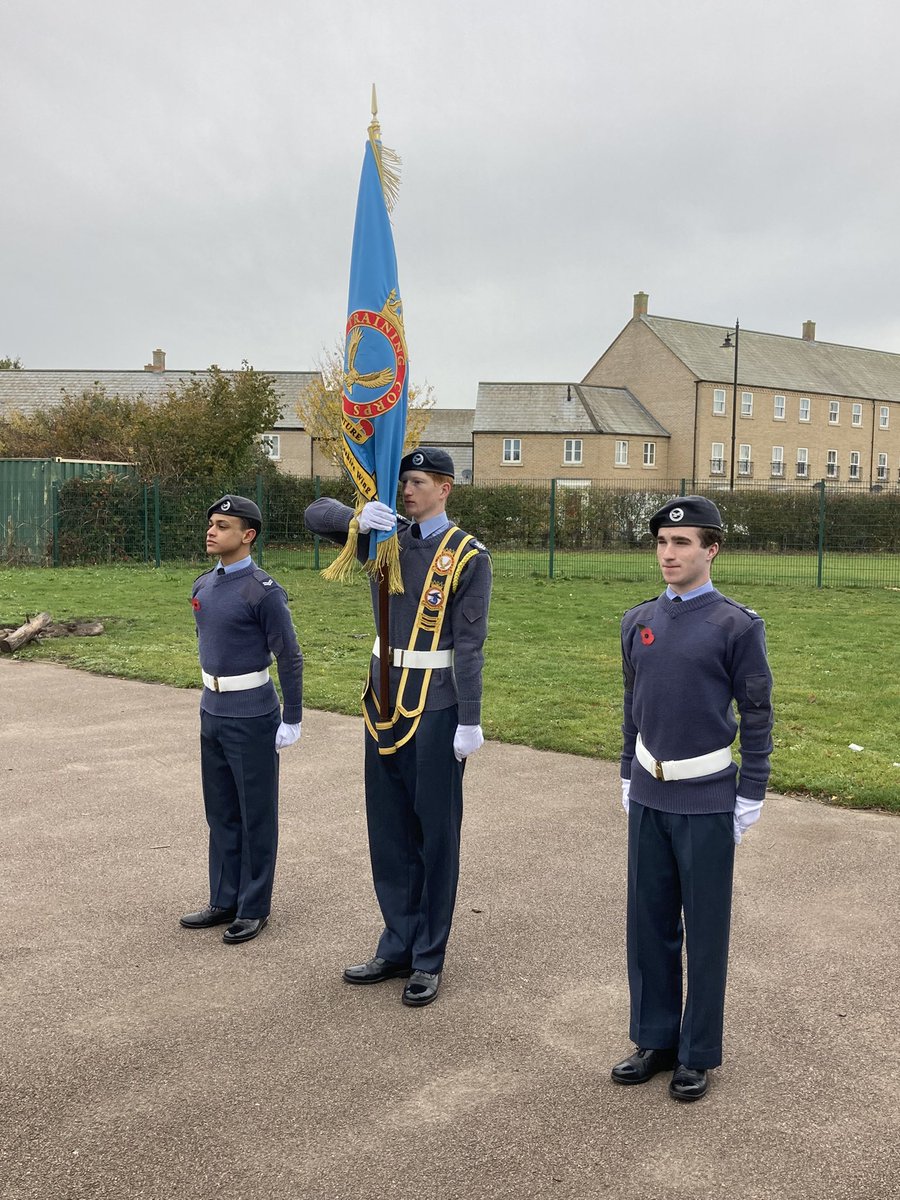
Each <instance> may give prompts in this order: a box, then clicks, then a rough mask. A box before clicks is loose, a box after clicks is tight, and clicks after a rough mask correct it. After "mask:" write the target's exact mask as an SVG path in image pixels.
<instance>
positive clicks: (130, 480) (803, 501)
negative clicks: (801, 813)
mask: <svg viewBox="0 0 900 1200" xmlns="http://www.w3.org/2000/svg"><path fill="white" fill-rule="evenodd" d="M41 486H43V485H41ZM225 491H231V492H235V493H240V494H243V495H249V496H252V497H254V498H255V499H256V500H257V502H258V503H259V505H260V508H261V509H262V512H263V517H264V524H263V536H262V538H261V539H260V542H259V544H258V547H257V551H256V554H255V556H256V558H257V559H258V560H260V561H262V562H263V563H264V564H265V565H266V566H267V567H269V568H270V569H272V570H275V569H278V570H285V569H294V568H309V569H314V568H319V567H322V566H325V565H327V563H328V562H330V561H331V559H332V557H333V556H334V553H335V551H334V549H333V547H332V546H331V545H330V544H328V543H325V542H322V543H320V542H318V541H317V539H315V538H312V537H311V536H310V535H309V534H308V533H307V532H306V530H305V528H304V526H303V511H304V509H305V508H306V506H307V505H308V504H309V503H310V502H311V501H312V500H313V499H314V497H315V496H317V495H319V494H321V493H323V492H324V493H326V494H329V495H337V496H338V497H339V498H341V499H343V500H344V501H346V502H350V500H351V495H350V492H349V490H348V484H346V483H345V482H344V481H342V480H327V481H326V480H321V481H320V480H318V479H297V478H295V477H291V476H284V475H276V474H274V473H273V474H271V475H266V476H262V475H260V476H257V477H256V478H253V479H245V480H235V481H228V482H226V483H221V484H219V485H218V486H203V487H200V486H198V485H192V486H190V487H186V486H183V485H178V486H176V485H173V484H167V485H162V484H159V483H154V484H144V483H141V482H140V481H139V480H137V479H136V478H134V477H133V476H130V477H122V476H121V475H120V474H114V473H112V472H108V473H107V474H106V475H105V476H104V477H102V478H97V477H95V476H92V477H86V475H85V473H81V474H79V475H78V476H75V477H73V478H69V479H67V480H62V481H60V482H59V483H58V486H56V487H51V488H50V489H49V492H48V497H49V498H48V507H47V508H46V509H45V510H44V511H43V515H42V516H41V518H40V522H39V524H40V531H39V533H38V535H37V536H36V537H34V538H33V540H32V543H31V545H32V546H33V547H34V550H33V552H32V553H31V554H30V555H29V554H27V553H24V552H23V548H24V543H23V542H22V541H21V540H19V541H16V542H15V544H14V553H12V554H10V553H7V554H6V555H5V556H4V557H5V560H6V561H7V562H8V563H12V564H15V563H18V562H26V561H31V562H43V563H46V564H48V565H59V566H65V565H70V564H86V563H121V564H128V563H148V564H151V565H155V566H160V565H161V564H163V563H178V562H196V563H202V562H204V551H203V547H204V531H205V528H206V517H205V513H206V508H207V507H208V505H209V504H210V502H211V501H212V500H213V499H215V498H216V497H217V496H219V495H221V494H222V493H223V492H225ZM687 492H696V493H699V494H701V495H706V496H709V497H710V498H711V499H713V500H714V501H715V502H716V503H717V504H718V506H719V508H720V511H721V513H722V517H723V522H724V525H725V537H724V545H723V551H722V553H721V554H720V556H719V558H718V559H717V562H716V569H715V577H716V581H717V582H718V583H720V584H722V585H723V586H729V585H731V584H738V583H785V584H801V585H808V586H811V587H830V586H856V587H895V588H898V590H900V488H897V487H894V488H891V489H887V488H886V489H884V490H882V491H870V490H866V489H863V488H855V487H853V486H852V485H846V484H844V485H837V484H831V483H829V482H827V481H824V480H821V481H818V482H816V483H811V484H810V483H807V484H802V485H799V486H798V485H795V484H780V485H771V484H766V485H755V486H754V485H742V486H741V487H739V488H736V489H735V490H734V491H729V490H728V489H727V488H725V489H723V488H722V487H721V484H716V483H709V482H698V481H693V482H692V481H690V480H680V479H679V480H667V481H661V482H658V483H657V484H656V485H655V486H654V487H653V488H652V489H650V488H647V487H646V486H643V487H635V486H627V485H623V484H621V483H619V482H618V481H609V480H590V481H585V482H584V483H581V482H579V484H578V486H574V485H573V484H572V482H571V481H565V482H563V481H551V482H547V481H546V480H540V481H521V480H520V481H517V482H516V483H515V484H510V483H509V482H508V481H506V480H497V481H488V482H480V483H478V484H470V485H466V486H460V487H457V488H456V489H455V490H454V492H453V494H452V496H451V499H450V504H449V511H450V513H451V515H452V517H453V518H454V520H456V521H457V522H458V523H459V524H460V525H462V526H463V527H464V528H465V529H467V530H469V531H471V532H472V533H474V534H475V535H476V536H477V537H479V538H480V539H481V540H482V541H483V542H484V543H485V544H486V545H487V546H488V547H489V548H490V550H491V552H492V555H493V559H494V567H495V572H496V573H497V574H502V575H508V576H518V577H528V576H536V577H544V578H560V577H569V578H590V579H596V580H628V581H634V582H643V581H646V583H647V585H648V586H649V587H651V588H653V587H656V586H657V584H658V579H659V575H658V570H657V567H656V562H655V557H654V554H653V550H652V540H651V538H650V536H649V534H648V532H647V522H648V520H649V517H650V515H651V514H652V513H653V512H654V511H655V510H656V509H657V508H658V507H659V506H660V505H661V504H662V503H663V502H664V501H665V500H666V499H668V498H669V497H670V496H672V495H684V494H686V493H687ZM3 516H4V510H3V508H2V507H0V517H3Z"/></svg>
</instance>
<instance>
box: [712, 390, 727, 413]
mask: <svg viewBox="0 0 900 1200" xmlns="http://www.w3.org/2000/svg"><path fill="white" fill-rule="evenodd" d="M713 416H714V417H724V416H725V389H724V388H713Z"/></svg>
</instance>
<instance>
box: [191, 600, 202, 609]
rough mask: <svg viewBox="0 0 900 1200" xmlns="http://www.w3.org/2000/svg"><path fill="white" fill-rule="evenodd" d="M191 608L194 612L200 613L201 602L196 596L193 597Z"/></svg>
mask: <svg viewBox="0 0 900 1200" xmlns="http://www.w3.org/2000/svg"><path fill="white" fill-rule="evenodd" d="M191 608H192V609H193V610H194V612H199V611H200V601H199V600H198V599H197V597H196V596H192V597H191Z"/></svg>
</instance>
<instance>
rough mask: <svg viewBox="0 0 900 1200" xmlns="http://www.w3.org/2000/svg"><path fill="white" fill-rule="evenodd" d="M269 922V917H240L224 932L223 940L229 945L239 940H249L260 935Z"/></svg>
mask: <svg viewBox="0 0 900 1200" xmlns="http://www.w3.org/2000/svg"><path fill="white" fill-rule="evenodd" d="M268 923H269V918H268V917H238V918H237V920H235V921H232V923H231V924H230V925H229V926H228V928H227V929H226V930H225V932H224V933H223V934H222V941H223V942H227V943H228V945H229V946H234V945H236V944H237V943H238V942H249V941H251V940H252V939H253V938H255V937H259V935H260V934H261V933H262V931H263V930H264V929H265V927H266V926H267V925H268Z"/></svg>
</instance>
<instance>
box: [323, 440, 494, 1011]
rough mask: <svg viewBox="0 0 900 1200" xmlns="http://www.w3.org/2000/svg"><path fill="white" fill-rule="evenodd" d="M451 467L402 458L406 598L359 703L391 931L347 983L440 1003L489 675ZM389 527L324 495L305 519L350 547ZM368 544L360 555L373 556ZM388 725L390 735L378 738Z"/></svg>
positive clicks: (378, 886) (480, 578)
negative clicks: (384, 662) (386, 688)
mask: <svg viewBox="0 0 900 1200" xmlns="http://www.w3.org/2000/svg"><path fill="white" fill-rule="evenodd" d="M453 477H454V468H453V460H452V459H451V458H450V455H449V454H447V452H446V451H444V450H439V449H435V448H430V447H420V448H419V449H418V450H415V451H413V452H412V453H411V454H407V455H406V456H405V457H404V458H403V459H402V461H401V463H400V483H401V488H402V494H403V503H404V507H405V508H406V513H407V516H408V517H409V518H410V520H409V521H406V520H404V519H403V518H402V517H401V518H400V521H399V528H398V534H397V537H398V542H399V549H400V571H401V574H402V577H403V587H404V592H403V594H402V595H398V596H391V599H390V617H389V620H390V629H389V630H388V631H387V634H385V631H384V630H381V629H378V620H379V616H378V590H377V583H374V584H373V594H372V600H373V608H374V612H375V623H376V629H378V633H379V637H377V638H376V640H375V646H374V650H373V657H372V660H371V667H370V676H369V684H368V688H367V692H366V699H365V710H364V711H365V716H366V732H365V783H366V815H367V821H368V832H369V851H370V855H371V860H372V874H373V878H374V883H375V892H376V895H377V897H378V902H379V905H380V908H381V913H382V916H383V918H384V931H383V933H382V935H381V938H380V940H379V942H378V946H377V948H376V951H375V955H374V957H373V958H371V959H369V960H368V961H367V962H364V963H359V964H357V965H355V966H351V967H347V968H346V970H345V971H344V979H345V980H346V982H347V983H354V984H367V983H381V982H382V981H384V980H387V979H394V978H404V979H408V983H407V984H406V986H405V987H404V989H403V994H402V1000H403V1003H404V1004H407V1005H410V1006H412V1007H422V1006H424V1005H426V1004H430V1003H431V1002H432V1001H433V1000H434V999H435V998H436V997H437V994H438V989H439V987H440V983H441V972H442V971H443V966H444V955H445V951H446V947H447V939H448V938H449V935H450V925H451V922H452V919H453V909H454V905H455V903H456V887H457V882H458V879H459V844H460V830H461V826H462V802H463V797H462V780H463V770H464V768H465V761H466V758H467V757H468V756H469V755H471V754H474V753H475V751H476V750H478V748H479V747H480V746H481V745H482V744H483V742H484V736H483V734H482V732H481V724H480V722H481V670H482V664H483V662H484V653H483V647H484V641H485V637H486V636H487V621H488V607H489V604H490V597H491V560H490V555H489V554H488V553H487V551H486V550H485V548H484V546H482V545H481V543H480V542H477V541H476V540H475V539H474V538H473V537H472V536H471V535H470V534H467V533H465V532H464V531H463V530H461V529H459V528H458V527H457V526H455V525H453V524H452V522H451V521H450V518H449V517H448V516H447V514H446V511H445V509H446V505H447V498H448V496H449V494H450V490H451V487H452V484H453ZM351 520H358V524H359V531H360V533H363V534H366V533H368V532H369V531H370V530H372V529H376V530H385V531H387V530H390V529H392V528H393V527H394V524H395V522H396V518H395V516H394V512H393V509H392V508H391V507H390V506H389V505H387V504H383V503H381V502H380V501H377V500H373V501H370V502H369V503H368V504H366V505H365V506H364V507H363V509H362V510H361V512H360V514H359V517H358V518H354V515H353V510H352V509H350V508H348V507H347V506H346V505H345V504H341V503H340V502H339V501H337V500H332V499H328V498H323V499H321V500H317V501H316V502H315V503H314V504H312V505H310V507H309V508H308V509H307V510H306V525H307V527H308V528H309V529H311V530H312V532H313V533H317V534H320V535H321V536H323V537H326V538H329V539H331V540H332V541H336V542H339V543H342V542H345V541H346V538H347V532H348V530H349V528H350V522H351ZM368 543H369V539H368V538H362V539H360V541H359V544H358V550H357V553H358V556H359V557H360V558H361V559H362V560H365V559H366V557H367V556H368ZM388 649H389V651H390V655H391V668H390V710H391V720H390V725H391V729H390V739H389V742H390V744H388V745H382V746H381V749H382V750H383V751H384V750H387V753H379V747H380V735H379V725H380V717H379V706H378V689H379V684H380V679H379V668H380V655H381V654H382V653H387V652H388ZM384 736H385V735H384V732H383V726H382V734H381V737H382V738H383V737H384Z"/></svg>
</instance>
